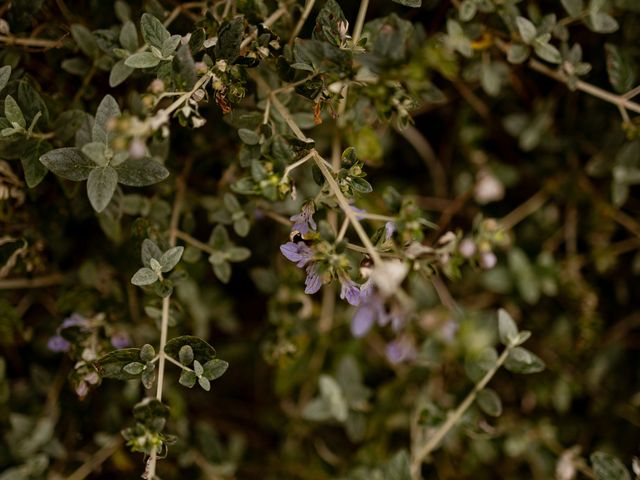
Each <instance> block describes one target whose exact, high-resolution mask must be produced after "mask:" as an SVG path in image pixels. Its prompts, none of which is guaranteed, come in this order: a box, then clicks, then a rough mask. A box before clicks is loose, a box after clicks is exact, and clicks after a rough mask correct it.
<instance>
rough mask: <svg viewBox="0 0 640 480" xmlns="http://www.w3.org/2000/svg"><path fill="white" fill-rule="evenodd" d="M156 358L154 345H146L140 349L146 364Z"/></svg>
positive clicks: (141, 356)
mask: <svg viewBox="0 0 640 480" xmlns="http://www.w3.org/2000/svg"><path fill="white" fill-rule="evenodd" d="M155 356H156V350H155V349H154V348H153V346H152V345H150V344H148V343H145V344H144V345H143V346H142V348H141V349H140V358H141V359H142V360H144V361H145V362H150V361H152V360H153V359H154V357H155Z"/></svg>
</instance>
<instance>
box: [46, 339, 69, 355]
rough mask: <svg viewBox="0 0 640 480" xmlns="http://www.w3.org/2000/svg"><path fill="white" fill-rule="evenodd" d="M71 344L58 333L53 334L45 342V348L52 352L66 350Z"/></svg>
mask: <svg viewBox="0 0 640 480" xmlns="http://www.w3.org/2000/svg"><path fill="white" fill-rule="evenodd" d="M70 347H71V344H70V343H69V342H68V341H66V340H65V339H64V338H62V337H61V336H60V335H54V336H53V337H51V338H50V339H49V341H48V342H47V348H48V349H49V350H51V351H52V352H68V351H69V348H70Z"/></svg>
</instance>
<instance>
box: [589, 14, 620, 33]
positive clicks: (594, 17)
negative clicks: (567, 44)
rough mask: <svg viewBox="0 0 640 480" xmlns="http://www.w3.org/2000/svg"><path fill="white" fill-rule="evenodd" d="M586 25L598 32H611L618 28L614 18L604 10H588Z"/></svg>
mask: <svg viewBox="0 0 640 480" xmlns="http://www.w3.org/2000/svg"><path fill="white" fill-rule="evenodd" d="M587 26H589V27H590V28H591V29H592V30H593V31H594V32H598V33H613V32H615V31H616V30H618V28H620V27H619V25H618V22H617V21H616V19H615V18H613V17H612V16H611V15H609V14H608V13H606V12H599V11H592V12H590V14H589V21H588V22H587Z"/></svg>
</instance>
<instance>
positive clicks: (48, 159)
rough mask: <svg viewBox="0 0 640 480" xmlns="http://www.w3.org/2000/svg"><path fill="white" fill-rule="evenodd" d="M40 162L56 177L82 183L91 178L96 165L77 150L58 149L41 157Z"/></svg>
mask: <svg viewBox="0 0 640 480" xmlns="http://www.w3.org/2000/svg"><path fill="white" fill-rule="evenodd" d="M40 162H41V163H42V164H43V165H44V166H45V167H47V168H48V169H49V170H51V171H52V172H53V173H55V174H56V175H58V176H60V177H62V178H66V179H67V180H73V181H74V182H80V181H82V180H86V179H87V178H88V177H89V174H90V173H91V171H92V170H93V169H94V168H96V165H95V163H93V162H92V161H91V160H89V159H88V158H87V157H85V156H84V155H82V154H81V153H80V151H79V150H78V149H77V148H70V147H65V148H58V149H56V150H51V151H50V152H47V153H45V154H44V155H42V156H41V157H40Z"/></svg>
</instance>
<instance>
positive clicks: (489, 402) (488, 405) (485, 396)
mask: <svg viewBox="0 0 640 480" xmlns="http://www.w3.org/2000/svg"><path fill="white" fill-rule="evenodd" d="M477 401H478V406H479V407H480V408H481V409H482V411H483V412H484V413H486V414H487V415H491V416H492V417H499V416H500V415H502V401H501V400H500V397H499V396H498V394H497V393H496V392H495V391H493V390H491V389H490V388H485V389H484V390H480V391H479V392H478V397H477Z"/></svg>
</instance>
